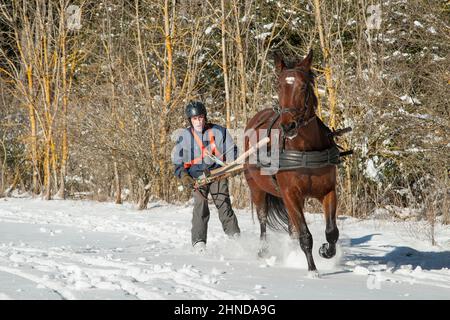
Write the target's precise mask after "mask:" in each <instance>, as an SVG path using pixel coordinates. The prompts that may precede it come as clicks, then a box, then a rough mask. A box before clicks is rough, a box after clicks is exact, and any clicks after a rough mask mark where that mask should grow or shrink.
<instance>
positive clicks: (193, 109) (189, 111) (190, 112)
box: [184, 101, 206, 119]
mask: <svg viewBox="0 0 450 320" xmlns="http://www.w3.org/2000/svg"><path fill="white" fill-rule="evenodd" d="M184 112H185V114H186V118H188V119H190V118H192V117H195V116H199V115H202V114H204V115H205V117H206V108H205V105H204V104H203V103H201V102H200V101H192V102H189V103H188V105H187V106H186V109H185V111H184Z"/></svg>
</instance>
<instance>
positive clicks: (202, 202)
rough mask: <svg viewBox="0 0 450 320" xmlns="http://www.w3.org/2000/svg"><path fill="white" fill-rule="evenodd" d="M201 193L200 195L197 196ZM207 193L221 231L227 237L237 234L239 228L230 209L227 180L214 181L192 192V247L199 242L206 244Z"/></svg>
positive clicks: (207, 219)
mask: <svg viewBox="0 0 450 320" xmlns="http://www.w3.org/2000/svg"><path fill="white" fill-rule="evenodd" d="M200 192H201V195H200V194H199V193H200ZM208 193H211V197H212V199H213V201H214V204H215V205H216V207H217V210H218V211H219V219H220V222H222V227H223V231H225V233H226V234H227V235H229V236H233V235H234V234H239V233H240V230H239V226H238V221H237V218H236V215H235V214H234V211H233V209H232V208H231V201H230V194H229V192H228V182H227V180H220V181H214V182H213V183H211V184H209V185H206V186H203V187H201V188H200V189H199V190H198V191H194V213H193V215H192V230H191V235H192V245H194V244H195V243H197V242H199V241H203V242H205V243H206V236H207V231H208V221H209V208H208V200H207V199H208Z"/></svg>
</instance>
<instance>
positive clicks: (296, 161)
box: [258, 146, 344, 171]
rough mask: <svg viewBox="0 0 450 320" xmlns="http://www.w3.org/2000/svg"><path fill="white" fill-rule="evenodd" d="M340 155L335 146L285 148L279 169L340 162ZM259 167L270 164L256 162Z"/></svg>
mask: <svg viewBox="0 0 450 320" xmlns="http://www.w3.org/2000/svg"><path fill="white" fill-rule="evenodd" d="M341 156H344V155H342V154H341V153H340V152H339V149H338V148H337V147H336V146H332V147H331V148H328V149H325V150H323V151H296V150H285V151H284V152H282V153H280V159H279V171H283V170H295V169H300V168H321V167H326V166H329V165H337V164H339V163H340V160H339V158H340V157H341ZM258 166H259V167H260V168H264V167H270V164H264V163H261V162H258Z"/></svg>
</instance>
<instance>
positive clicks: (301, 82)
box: [245, 51, 339, 276]
mask: <svg viewBox="0 0 450 320" xmlns="http://www.w3.org/2000/svg"><path fill="white" fill-rule="evenodd" d="M311 63H312V51H310V53H309V54H308V55H307V56H306V57H305V58H304V59H303V60H300V61H297V62H295V63H294V64H293V65H292V66H290V67H288V66H287V65H286V62H285V61H284V60H283V58H281V57H280V56H279V55H278V54H276V56H275V66H276V70H277V73H278V76H279V79H278V81H279V88H278V98H279V106H277V107H275V108H273V109H265V110H262V111H260V112H258V113H257V114H256V115H255V116H254V117H253V118H252V119H251V120H250V121H249V122H248V124H247V127H246V132H248V130H250V131H252V129H253V130H255V129H257V130H256V135H257V136H258V138H257V139H258V140H259V139H260V138H261V133H260V132H261V130H260V129H266V130H265V131H266V132H267V129H269V127H271V128H270V129H269V130H274V129H279V130H280V131H279V132H281V134H280V140H279V143H278V145H280V146H281V147H280V148H282V150H281V151H282V152H287V153H288V152H291V151H294V152H296V151H301V152H304V151H315V152H316V153H318V152H317V151H323V150H327V149H328V150H330V148H333V147H335V146H336V144H335V143H334V141H333V138H332V135H331V134H330V133H331V131H330V129H328V128H327V127H326V126H325V125H324V124H323V123H322V121H321V120H320V119H319V118H318V117H317V116H316V114H315V108H316V106H317V98H316V96H315V95H314V90H313V84H314V77H313V73H312V71H311ZM271 143H272V145H273V141H271ZM249 145H250V143H249V138H248V137H247V136H246V139H245V150H248V148H249ZM312 153H314V152H312ZM312 153H309V154H312ZM303 154H305V153H303ZM321 154H323V153H321ZM288 158H289V157H288ZM280 159H282V157H281V156H280ZM282 161H283V160H280V165H282V164H283V163H282ZM322 164H323V163H322ZM287 167H288V166H287ZM245 178H246V180H247V183H248V185H249V187H250V192H251V200H252V202H253V203H254V204H255V207H256V211H257V216H258V220H259V223H260V227H261V235H260V240H261V247H260V250H259V252H258V255H259V256H264V255H265V254H267V242H266V224H268V225H269V227H271V228H273V229H280V227H282V228H283V229H284V230H286V231H288V232H289V234H290V236H291V238H292V239H295V240H296V241H299V242H300V247H301V249H302V250H303V252H304V253H305V255H306V259H307V261H308V270H309V271H310V273H311V274H312V275H313V276H318V273H317V270H316V266H315V264H314V259H313V256H312V248H313V238H312V236H311V233H310V232H309V229H308V226H307V224H306V221H305V217H304V214H303V206H304V202H305V199H306V198H310V197H312V198H316V199H318V200H319V201H321V202H322V204H323V209H324V211H325V221H326V229H325V235H326V239H327V242H328V243H324V244H323V245H322V246H321V248H320V249H319V254H320V255H321V256H322V257H324V258H327V259H329V258H331V257H333V256H334V255H335V254H336V242H337V240H338V238H339V230H338V228H337V226H336V204H337V199H336V166H335V165H334V164H330V163H329V162H328V163H326V164H323V165H318V166H312V167H311V166H310V167H308V166H306V167H301V166H300V167H299V168H293V169H289V168H287V169H286V170H279V171H277V172H276V173H275V174H273V175H267V174H266V175H264V174H262V173H261V167H260V166H259V165H256V164H250V163H246V164H245Z"/></svg>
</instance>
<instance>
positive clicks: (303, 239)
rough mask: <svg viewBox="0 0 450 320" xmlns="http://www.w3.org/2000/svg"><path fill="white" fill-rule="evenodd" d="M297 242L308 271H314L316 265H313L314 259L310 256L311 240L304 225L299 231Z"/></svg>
mask: <svg viewBox="0 0 450 320" xmlns="http://www.w3.org/2000/svg"><path fill="white" fill-rule="evenodd" d="M299 240H300V248H302V250H303V252H304V253H305V255H306V260H307V261H308V271H316V270H317V268H316V265H315V264H314V259H313V255H312V248H313V238H312V235H311V233H310V232H309V230H308V227H307V226H306V224H305V225H304V228H303V230H301V231H300V237H299Z"/></svg>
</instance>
